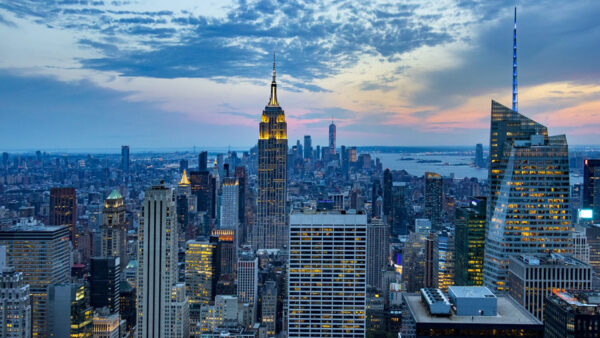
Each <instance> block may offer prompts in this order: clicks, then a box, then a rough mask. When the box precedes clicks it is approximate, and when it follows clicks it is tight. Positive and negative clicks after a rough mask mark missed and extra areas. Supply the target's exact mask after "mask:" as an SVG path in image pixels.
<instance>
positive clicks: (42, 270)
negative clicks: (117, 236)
mask: <svg viewBox="0 0 600 338" xmlns="http://www.w3.org/2000/svg"><path fill="white" fill-rule="evenodd" d="M0 245H2V246H6V248H7V250H6V251H7V257H8V260H7V265H8V266H12V267H14V268H15V270H16V271H19V272H22V273H23V282H24V283H26V284H29V290H30V293H31V296H30V298H31V304H32V306H31V330H32V336H38V337H47V336H49V334H50V331H48V316H49V315H50V311H51V310H49V309H48V286H49V285H53V284H61V283H68V282H69V280H70V279H71V265H72V264H71V244H70V242H69V228H68V227H66V226H43V225H23V226H12V227H9V228H7V229H2V230H0Z"/></svg>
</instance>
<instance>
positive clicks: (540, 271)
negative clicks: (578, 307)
mask: <svg viewBox="0 0 600 338" xmlns="http://www.w3.org/2000/svg"><path fill="white" fill-rule="evenodd" d="M592 279H593V269H592V267H591V266H590V265H589V264H586V263H584V262H582V261H580V260H577V259H575V258H572V257H570V256H563V255H559V254H551V255H519V256H511V257H510V263H509V270H508V282H509V287H510V289H509V293H510V295H511V297H513V298H514V299H515V300H516V301H517V302H519V304H521V305H523V307H525V308H526V309H527V311H529V312H531V313H532V314H533V315H534V316H535V317H536V318H537V319H539V320H543V319H544V300H545V299H546V297H547V296H549V295H551V294H552V291H553V290H555V289H558V290H565V289H566V290H591V289H592Z"/></svg>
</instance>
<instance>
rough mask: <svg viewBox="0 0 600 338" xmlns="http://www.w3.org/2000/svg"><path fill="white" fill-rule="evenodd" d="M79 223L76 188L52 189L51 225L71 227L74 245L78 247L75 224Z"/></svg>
mask: <svg viewBox="0 0 600 338" xmlns="http://www.w3.org/2000/svg"><path fill="white" fill-rule="evenodd" d="M76 222H77V194H76V192H75V188H51V189H50V221H49V223H50V225H66V226H68V227H69V232H70V236H69V237H70V238H71V241H72V242H73V245H74V246H75V245H77V235H76V229H75V224H76Z"/></svg>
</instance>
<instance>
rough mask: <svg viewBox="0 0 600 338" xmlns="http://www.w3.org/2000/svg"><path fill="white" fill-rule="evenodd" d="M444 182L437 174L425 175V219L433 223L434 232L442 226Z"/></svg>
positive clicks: (428, 173)
mask: <svg viewBox="0 0 600 338" xmlns="http://www.w3.org/2000/svg"><path fill="white" fill-rule="evenodd" d="M443 192H444V181H443V180H442V176H440V174H437V173H432V172H427V173H425V218H427V219H429V220H430V221H431V226H432V229H433V230H434V231H437V230H439V229H440V228H441V226H442V212H443V210H444V196H443Z"/></svg>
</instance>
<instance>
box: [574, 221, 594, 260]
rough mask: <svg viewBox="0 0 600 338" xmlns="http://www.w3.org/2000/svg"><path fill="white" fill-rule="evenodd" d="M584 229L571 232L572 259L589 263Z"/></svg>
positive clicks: (588, 251) (588, 248)
mask: <svg viewBox="0 0 600 338" xmlns="http://www.w3.org/2000/svg"><path fill="white" fill-rule="evenodd" d="M585 231H586V229H585V228H583V229H575V231H573V257H574V258H577V259H578V260H580V261H582V262H584V263H588V264H589V263H590V246H589V244H588V241H587V237H586V234H585Z"/></svg>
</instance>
